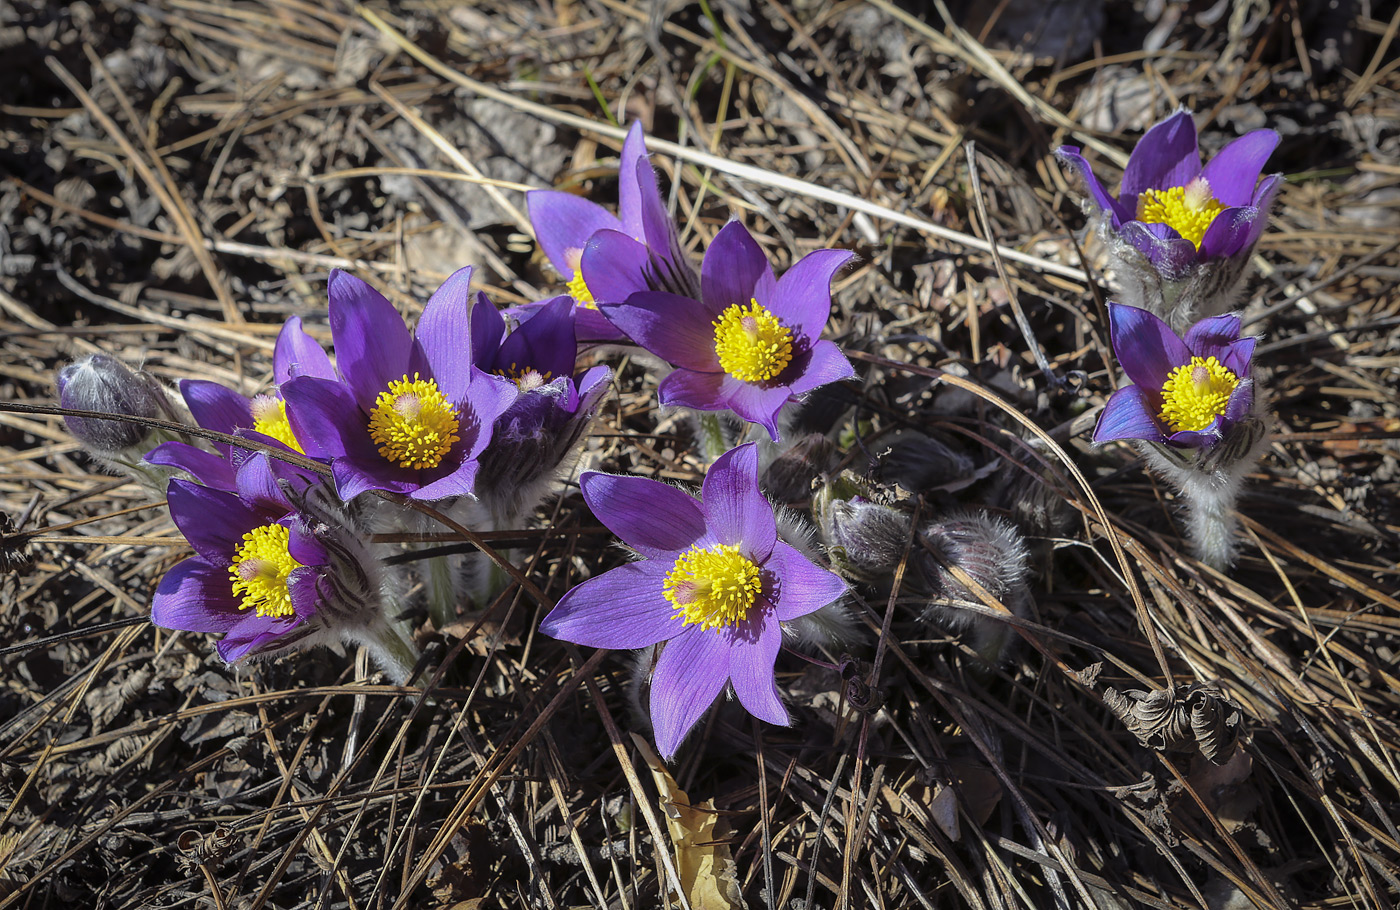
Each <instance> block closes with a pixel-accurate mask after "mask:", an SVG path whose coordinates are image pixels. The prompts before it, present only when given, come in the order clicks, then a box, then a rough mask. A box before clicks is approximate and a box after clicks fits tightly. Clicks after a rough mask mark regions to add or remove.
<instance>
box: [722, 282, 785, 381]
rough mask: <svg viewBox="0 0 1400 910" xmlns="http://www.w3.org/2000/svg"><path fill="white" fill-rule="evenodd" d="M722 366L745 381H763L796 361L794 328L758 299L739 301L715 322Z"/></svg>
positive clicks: (730, 373) (731, 374) (735, 376)
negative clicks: (793, 351) (793, 360)
mask: <svg viewBox="0 0 1400 910" xmlns="http://www.w3.org/2000/svg"><path fill="white" fill-rule="evenodd" d="M712 325H714V327H715V353H716V354H718V355H719V365H720V368H721V369H723V370H724V371H725V372H726V373H728V374H729V375H730V376H733V377H734V378H735V379H739V380H742V381H744V382H763V381H765V380H768V379H772V378H774V377H775V376H777V375H778V374H779V373H781V372H782V371H783V370H784V369H785V368H786V367H787V365H788V363H790V362H791V361H792V329H790V328H788V327H787V326H785V325H783V324H782V323H781V322H779V321H778V317H776V316H774V315H773V314H772V313H770V312H768V309H767V308H766V307H765V306H763V305H762V304H761V303H759V302H758V301H757V300H750V301H749V304H748V306H744V305H743V304H739V303H736V304H734V305H733V306H731V307H730V308H729V309H727V310H725V311H724V312H723V313H721V314H720V317H719V319H718V320H716V321H715V322H714V323H712Z"/></svg>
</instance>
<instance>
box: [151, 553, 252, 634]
mask: <svg viewBox="0 0 1400 910" xmlns="http://www.w3.org/2000/svg"><path fill="white" fill-rule="evenodd" d="M243 619H244V616H243V614H241V613H239V612H238V601H237V599H236V598H234V596H233V583H232V582H231V581H230V580H229V574H228V566H227V565H225V566H224V567H223V568H219V567H217V566H211V565H209V564H208V563H205V562H201V561H200V560H198V559H187V560H185V561H184V562H182V563H180V564H179V565H177V566H175V568H173V569H171V570H170V571H169V572H166V573H165V577H164V578H162V579H161V580H160V586H159V587H158V588H156V593H155V596H154V597H152V598H151V622H152V623H154V624H155V625H158V626H160V627H161V628H162V629H180V630H182V631H184V632H227V631H228V630H229V629H232V628H233V627H234V626H236V625H237V624H238V623H239V622H241V621H242V620H243Z"/></svg>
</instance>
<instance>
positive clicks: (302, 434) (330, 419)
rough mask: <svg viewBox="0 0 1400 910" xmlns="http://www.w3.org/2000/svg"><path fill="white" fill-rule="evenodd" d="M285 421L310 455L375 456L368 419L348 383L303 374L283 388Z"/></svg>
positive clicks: (319, 456) (336, 456) (375, 447)
mask: <svg viewBox="0 0 1400 910" xmlns="http://www.w3.org/2000/svg"><path fill="white" fill-rule="evenodd" d="M282 399H283V400H284V401H286V403H287V422H288V423H290V424H291V427H292V433H294V434H295V435H296V438H297V441H298V442H300V443H301V447H302V449H303V450H304V451H305V452H306V454H307V455H308V456H310V457H311V458H323V459H326V458H338V457H340V456H342V455H355V456H360V457H369V456H371V455H375V456H377V453H378V451H379V449H378V446H376V445H375V444H374V441H373V440H371V439H370V436H369V418H368V417H367V416H365V412H364V411H362V410H360V406H359V405H358V404H357V403H356V402H355V397H354V393H353V392H352V391H351V390H350V388H349V386H347V385H345V384H344V383H340V382H331V381H329V380H326V379H316V378H314V377H311V376H302V377H299V378H297V379H293V380H292V381H291V382H289V383H287V384H286V385H285V386H283V387H282Z"/></svg>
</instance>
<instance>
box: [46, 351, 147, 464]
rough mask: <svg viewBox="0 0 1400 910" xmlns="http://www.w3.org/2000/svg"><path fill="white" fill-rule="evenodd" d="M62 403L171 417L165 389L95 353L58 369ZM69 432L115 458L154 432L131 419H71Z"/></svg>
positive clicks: (82, 408)
mask: <svg viewBox="0 0 1400 910" xmlns="http://www.w3.org/2000/svg"><path fill="white" fill-rule="evenodd" d="M58 402H59V404H60V405H61V406H62V407H65V408H73V409H74V410H79V411H99V412H102V413H104V414H124V415H128V416H131V417H165V416H167V409H166V407H165V402H166V397H165V392H164V390H162V389H161V387H160V385H159V384H158V383H157V382H156V381H155V380H154V379H152V378H151V377H150V376H148V375H146V374H145V373H138V372H134V371H133V370H131V369H130V368H129V367H127V365H126V364H124V363H122V362H121V361H120V360H117V359H116V358H115V357H109V356H107V355H106V354H90V355H88V356H87V357H84V358H83V359H82V360H78V361H75V362H73V363H70V364H68V365H67V366H66V367H64V368H63V369H61V370H59V371H58ZM63 422H64V423H65V424H67V425H68V432H70V433H72V434H73V436H74V438H75V439H77V440H78V441H79V442H81V443H82V444H83V445H84V446H86V447H87V448H88V449H90V450H92V451H93V452H95V453H96V454H98V455H106V456H114V455H117V454H119V453H122V452H124V451H125V450H127V449H131V448H134V447H136V446H138V445H140V444H141V443H142V442H144V441H145V440H146V439H147V437H148V436H150V433H151V431H150V428H149V427H146V426H143V425H142V424H139V423H133V422H131V421H127V420H101V419H98V418H96V417H65V418H63Z"/></svg>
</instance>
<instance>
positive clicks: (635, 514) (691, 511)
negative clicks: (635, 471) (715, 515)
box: [579, 471, 707, 560]
mask: <svg viewBox="0 0 1400 910" xmlns="http://www.w3.org/2000/svg"><path fill="white" fill-rule="evenodd" d="M579 486H580V488H582V490H583V498H584V501H586V502H587V503H588V507H589V508H590V509H592V510H593V514H594V515H596V516H597V517H598V520H599V521H601V522H602V523H603V525H604V526H605V527H607V529H608V530H609V531H612V532H613V533H614V534H616V535H617V536H618V537H619V538H620V539H621V540H622V542H623V543H625V544H627V545H628V546H630V547H631V548H632V549H634V550H636V551H637V552H638V553H641V554H642V555H643V556H649V557H652V558H661V559H672V560H674V558H675V556H676V554H677V553H679V552H680V551H682V550H685V549H687V548H688V547H690V546H691V545H692V544H695V543H697V542H699V541H700V540H701V539H702V538H705V537H706V536H707V532H706V528H705V515H704V513H703V512H702V511H701V510H700V503H699V502H697V501H696V500H695V497H693V496H691V495H689V494H687V493H684V492H682V491H680V490H678V489H676V488H675V487H673V486H671V485H669V484H664V483H661V482H660V481H657V480H651V479H650V478H647V477H623V476H619V475H616V474H603V473H600V472H598V471H588V472H586V473H585V474H584V475H583V476H582V477H581V478H579Z"/></svg>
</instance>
